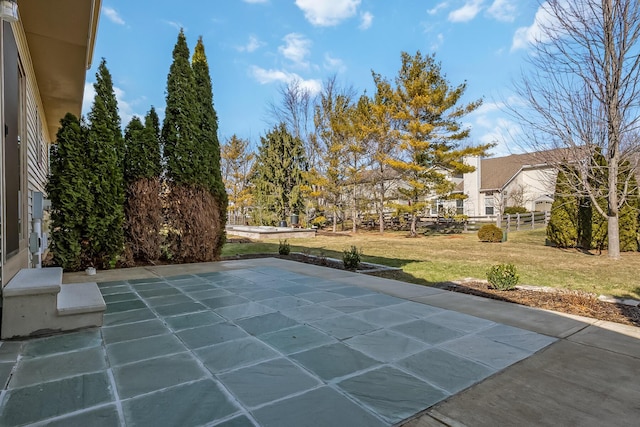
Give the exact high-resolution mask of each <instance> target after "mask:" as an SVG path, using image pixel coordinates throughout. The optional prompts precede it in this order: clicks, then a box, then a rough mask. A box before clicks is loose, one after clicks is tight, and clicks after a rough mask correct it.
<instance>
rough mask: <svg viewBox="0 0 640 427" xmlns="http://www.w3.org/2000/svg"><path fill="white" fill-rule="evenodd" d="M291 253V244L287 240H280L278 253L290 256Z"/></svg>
mask: <svg viewBox="0 0 640 427" xmlns="http://www.w3.org/2000/svg"><path fill="white" fill-rule="evenodd" d="M290 252H291V246H289V242H287V239H284V240H280V244H278V253H279V254H280V255H289V253H290Z"/></svg>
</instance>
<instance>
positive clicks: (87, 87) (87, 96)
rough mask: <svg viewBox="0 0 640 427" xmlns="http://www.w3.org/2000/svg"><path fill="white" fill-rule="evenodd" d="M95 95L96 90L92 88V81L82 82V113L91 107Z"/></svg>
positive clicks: (85, 112) (84, 113)
mask: <svg viewBox="0 0 640 427" xmlns="http://www.w3.org/2000/svg"><path fill="white" fill-rule="evenodd" d="M95 97H96V91H95V89H93V83H89V82H85V83H84V94H83V96H82V115H86V114H87V113H88V112H89V110H90V109H91V105H92V104H93V98H95Z"/></svg>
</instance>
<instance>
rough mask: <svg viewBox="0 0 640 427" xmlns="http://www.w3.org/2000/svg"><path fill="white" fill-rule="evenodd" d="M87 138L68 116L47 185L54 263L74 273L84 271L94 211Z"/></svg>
mask: <svg viewBox="0 0 640 427" xmlns="http://www.w3.org/2000/svg"><path fill="white" fill-rule="evenodd" d="M85 138H86V129H85V128H84V126H83V125H82V123H80V121H79V120H78V118H77V117H76V116H74V115H73V114H71V113H67V114H66V115H65V116H64V118H63V119H62V120H61V121H60V129H59V130H58V133H57V135H56V144H55V145H53V147H52V150H51V175H50V176H49V181H48V183H47V194H48V197H49V199H50V200H51V240H52V241H51V252H52V254H53V261H54V262H55V263H56V264H57V265H59V266H61V267H62V268H63V269H65V270H71V271H75V270H80V269H82V268H83V254H82V252H83V247H82V242H85V241H87V240H88V236H87V227H86V221H87V220H88V219H89V213H90V211H91V209H92V198H93V196H92V194H91V191H90V190H89V186H88V183H89V181H88V176H87V175H88V172H90V171H88V170H87V168H86V158H85V157H86V146H85Z"/></svg>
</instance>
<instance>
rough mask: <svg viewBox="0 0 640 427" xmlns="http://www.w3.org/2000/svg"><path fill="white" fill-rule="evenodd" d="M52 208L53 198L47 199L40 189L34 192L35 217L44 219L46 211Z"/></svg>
mask: <svg viewBox="0 0 640 427" xmlns="http://www.w3.org/2000/svg"><path fill="white" fill-rule="evenodd" d="M50 208H51V200H49V199H45V198H44V194H42V192H40V191H34V192H33V213H32V215H33V217H32V218H33V219H43V217H44V211H45V210H49V209H50Z"/></svg>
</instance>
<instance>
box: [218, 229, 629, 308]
mask: <svg viewBox="0 0 640 427" xmlns="http://www.w3.org/2000/svg"><path fill="white" fill-rule="evenodd" d="M544 240H545V230H544V229H539V230H532V231H519V232H512V233H510V234H509V238H508V241H507V242H505V243H482V242H480V241H478V237H477V235H476V234H475V233H469V234H457V235H443V236H440V235H438V236H421V237H418V238H415V239H411V238H407V237H406V233H404V232H397V233H396V232H388V233H385V234H384V235H380V234H378V233H376V232H359V233H358V234H356V235H351V234H336V235H327V234H322V235H318V236H316V237H315V238H309V239H289V240H288V242H289V243H290V244H291V251H292V252H306V253H309V254H312V255H324V256H327V257H331V258H337V259H342V251H343V250H344V249H349V248H350V247H351V245H355V246H357V247H358V248H359V249H361V250H362V252H363V258H362V259H363V261H369V262H375V263H379V264H384V265H388V266H392V267H401V268H402V269H403V273H396V277H395V278H397V279H398V280H404V281H408V282H412V283H419V284H424V285H429V284H433V283H438V282H445V281H449V280H456V279H462V278H467V277H472V278H481V279H484V278H486V275H485V273H486V271H487V269H488V268H489V267H490V266H492V265H494V264H499V263H512V264H514V265H515V266H516V268H517V270H518V274H519V275H520V283H521V284H527V285H537V286H551V287H555V288H564V289H573V290H582V291H587V292H593V293H596V294H606V295H614V296H619V297H627V298H636V299H640V277H639V272H640V253H637V252H634V253H623V254H622V259H620V260H619V261H611V260H609V259H608V258H607V255H606V253H603V254H601V255H599V254H597V253H591V254H589V253H583V252H579V251H576V250H562V249H556V248H552V247H548V246H545V245H544ZM278 243H279V242H278V240H260V241H256V242H254V243H227V244H226V245H225V246H224V248H223V253H222V255H223V256H233V255H237V254H251V253H274V254H277V253H278Z"/></svg>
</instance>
